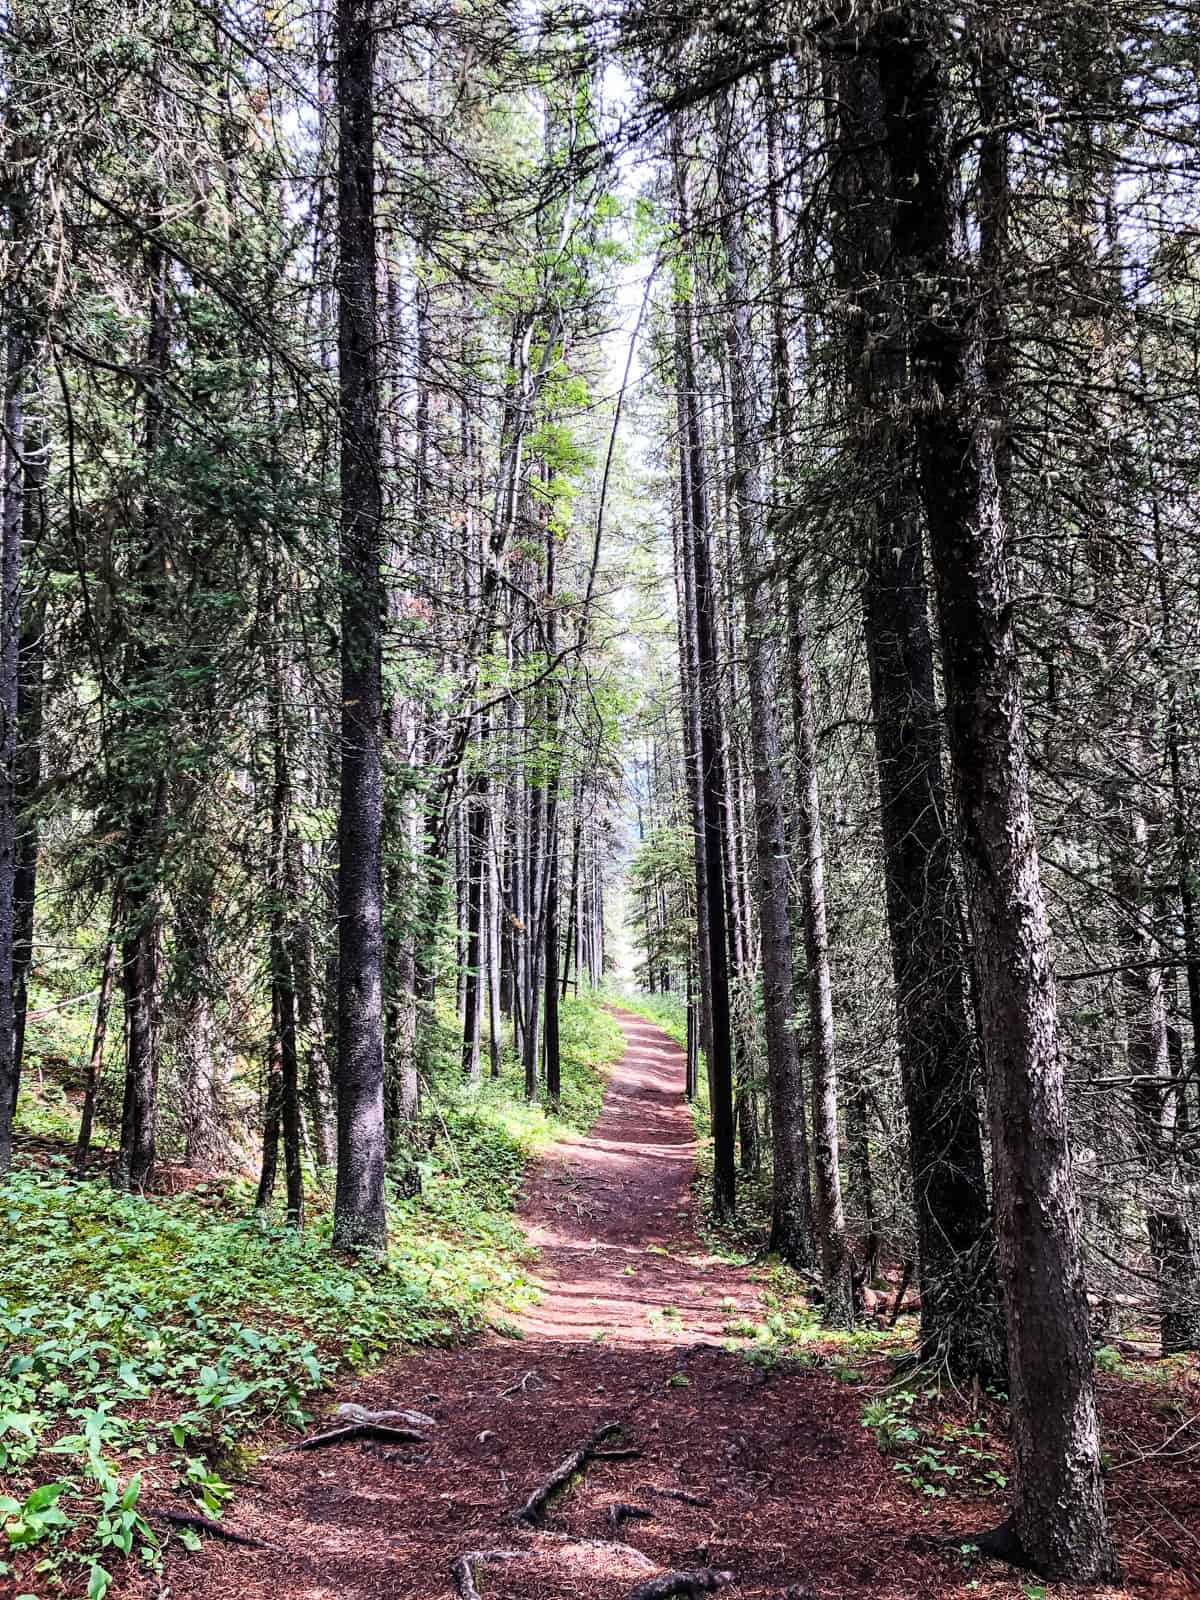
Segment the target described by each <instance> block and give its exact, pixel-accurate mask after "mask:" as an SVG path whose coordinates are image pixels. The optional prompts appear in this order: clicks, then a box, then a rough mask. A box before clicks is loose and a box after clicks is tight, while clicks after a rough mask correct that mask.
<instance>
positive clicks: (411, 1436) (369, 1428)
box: [279, 1422, 429, 1456]
mask: <svg viewBox="0 0 1200 1600" xmlns="http://www.w3.org/2000/svg"><path fill="white" fill-rule="evenodd" d="M355 1439H382V1440H384V1441H385V1442H386V1443H387V1444H428V1443H429V1441H428V1439H426V1437H425V1435H424V1434H423V1433H416V1432H414V1430H413V1429H412V1428H389V1427H385V1426H384V1424H383V1423H381V1422H352V1423H351V1424H350V1425H349V1426H348V1427H345V1428H332V1429H331V1430H330V1431H329V1432H328V1433H314V1434H313V1435H312V1436H311V1437H310V1438H308V1439H301V1440H300V1442H299V1444H290V1445H288V1447H287V1449H286V1450H281V1451H280V1452H279V1453H280V1455H284V1456H290V1455H292V1454H293V1453H294V1452H295V1451H297V1450H323V1449H324V1448H325V1447H326V1445H331V1444H352V1443H353V1442H354V1440H355Z"/></svg>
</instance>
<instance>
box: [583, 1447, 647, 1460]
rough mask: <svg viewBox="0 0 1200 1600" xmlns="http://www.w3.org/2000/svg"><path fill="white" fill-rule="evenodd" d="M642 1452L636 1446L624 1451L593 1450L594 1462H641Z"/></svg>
mask: <svg viewBox="0 0 1200 1600" xmlns="http://www.w3.org/2000/svg"><path fill="white" fill-rule="evenodd" d="M641 1459H642V1452H641V1451H640V1450H639V1449H637V1448H636V1446H634V1445H629V1446H628V1447H627V1448H626V1449H624V1450H593V1451H592V1460H593V1461H640V1460H641Z"/></svg>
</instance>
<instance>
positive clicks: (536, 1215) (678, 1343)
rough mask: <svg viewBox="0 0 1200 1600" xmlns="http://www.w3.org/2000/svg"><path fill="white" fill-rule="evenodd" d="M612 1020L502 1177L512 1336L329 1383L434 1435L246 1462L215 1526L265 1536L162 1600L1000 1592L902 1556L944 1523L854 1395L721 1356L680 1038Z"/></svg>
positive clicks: (808, 1373) (888, 1597)
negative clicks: (537, 1287)
mask: <svg viewBox="0 0 1200 1600" xmlns="http://www.w3.org/2000/svg"><path fill="white" fill-rule="evenodd" d="M620 1021H621V1025H622V1027H623V1028H624V1030H625V1034H626V1038H627V1041H628V1047H627V1050H626V1053H625V1056H624V1059H623V1060H622V1061H621V1062H620V1063H619V1064H618V1065H617V1066H616V1067H615V1068H614V1069H613V1071H612V1074H611V1076H610V1080H609V1085H608V1089H607V1093H606V1097H605V1103H604V1109H603V1112H602V1114H601V1117H600V1119H599V1121H598V1123H597V1125H596V1127H595V1129H594V1130H593V1132H592V1134H591V1135H590V1137H588V1138H587V1139H582V1140H577V1141H571V1142H565V1141H564V1142H563V1143H562V1144H561V1145H559V1146H556V1147H555V1148H553V1149H552V1150H551V1151H550V1152H549V1155H548V1157H547V1158H546V1159H545V1160H544V1162H543V1163H542V1165H541V1167H540V1169H539V1170H538V1171H537V1172H536V1173H535V1174H534V1175H533V1176H532V1178H531V1180H530V1182H529V1184H528V1186H527V1192H526V1200H525V1204H524V1206H523V1208H522V1216H523V1220H524V1221H525V1223H526V1226H527V1227H528V1230H529V1233H530V1237H531V1239H532V1240H533V1241H534V1242H535V1243H536V1244H537V1245H538V1246H539V1248H540V1250H541V1252H542V1254H541V1258H540V1268H539V1270H540V1273H541V1276H542V1281H543V1287H544V1295H543V1298H542V1299H541V1301H540V1302H539V1304H538V1305H537V1306H536V1307H534V1308H533V1309H532V1310H531V1311H530V1312H529V1313H528V1314H527V1315H526V1317H525V1319H524V1329H523V1332H524V1337H523V1339H520V1340H500V1339H492V1340H490V1341H489V1342H486V1343H483V1344H479V1345H475V1346H472V1347H470V1348H466V1349H459V1350H445V1351H418V1352H413V1353H411V1354H406V1355H404V1356H402V1357H400V1358H398V1359H397V1360H396V1361H394V1362H393V1363H391V1364H390V1365H389V1366H388V1367H386V1368H384V1369H381V1370H380V1371H379V1372H376V1373H374V1374H372V1375H371V1376H370V1377H369V1378H368V1379H366V1380H365V1381H364V1382H363V1383H362V1384H360V1385H359V1386H357V1388H356V1390H355V1392H354V1393H353V1394H352V1395H351V1394H346V1395H343V1396H341V1397H340V1398H341V1399H342V1400H343V1401H353V1402H356V1403H358V1404H359V1405H362V1406H365V1407H367V1408H369V1409H372V1410H378V1411H383V1410H387V1409H394V1408H397V1407H407V1408H415V1409H416V1410H418V1411H421V1412H424V1413H427V1414H428V1415H429V1416H430V1417H432V1418H434V1419H436V1425H435V1426H433V1427H430V1428H428V1429H427V1430H426V1439H425V1441H424V1442H422V1443H421V1444H417V1445H399V1446H397V1445H396V1444H394V1443H392V1442H390V1441H388V1440H386V1439H382V1438H380V1439H357V1440H348V1441H346V1442H343V1443H339V1444H336V1445H333V1446H330V1447H327V1448H324V1449H320V1450H315V1451H312V1452H302V1453H293V1454H286V1455H284V1454H280V1455H264V1456H263V1457H262V1458H261V1459H260V1460H259V1461H258V1462H257V1463H256V1464H255V1466H254V1468H253V1471H252V1474H251V1476H250V1479H249V1482H248V1484H247V1485H246V1487H245V1488H244V1489H243V1490H242V1491H241V1492H240V1493H239V1496H238V1500H237V1502H236V1505H235V1508H234V1510H233V1512H232V1514H231V1516H230V1518H229V1522H230V1525H231V1526H234V1527H237V1528H238V1529H240V1530H242V1531H243V1532H245V1533H248V1534H252V1535H254V1536H255V1537H257V1538H258V1539H261V1540H263V1541H266V1542H268V1543H269V1545H270V1546H271V1548H269V1549H248V1548H244V1547H242V1546H234V1545H230V1544H226V1543H223V1542H218V1541H217V1540H216V1539H212V1538H210V1539H208V1540H207V1542H206V1544H205V1547H204V1549H203V1551H202V1552H201V1553H200V1554H198V1555H196V1556H194V1557H190V1558H189V1557H176V1558H175V1559H174V1561H173V1563H172V1566H171V1570H170V1573H169V1577H170V1593H171V1595H172V1596H173V1597H174V1600H217V1597H220V1600H268V1597H271V1600H334V1597H338V1600H452V1597H454V1596H456V1595H461V1596H463V1597H464V1600H471V1596H472V1594H473V1592H474V1591H475V1586H477V1592H478V1593H479V1595H480V1596H482V1597H483V1600H518V1597H520V1600H528V1597H536V1600H625V1597H627V1596H630V1595H633V1594H634V1593H636V1591H637V1590H638V1588H639V1586H642V1585H647V1586H651V1587H648V1588H647V1591H646V1592H647V1594H653V1593H655V1592H656V1591H655V1588H654V1587H652V1586H653V1585H654V1584H656V1583H657V1581H658V1580H660V1579H662V1578H664V1577H665V1575H666V1574H668V1573H672V1572H680V1571H685V1572H690V1573H694V1574H702V1575H704V1576H703V1582H704V1583H705V1584H710V1583H711V1584H717V1583H718V1582H719V1584H720V1588H719V1590H718V1592H720V1593H722V1594H727V1595H730V1596H733V1597H739V1600H751V1597H753V1600H760V1597H761V1600H767V1597H771V1600H784V1597H785V1596H787V1597H790V1600H835V1597H836V1600H841V1597H846V1596H854V1597H858V1596H868V1595H870V1596H875V1597H878V1600H901V1597H905V1600H908V1597H912V1600H916V1597H918V1596H921V1597H926V1596H949V1595H956V1594H963V1595H964V1596H965V1595H966V1594H967V1593H968V1592H972V1593H974V1594H979V1593H981V1592H982V1593H983V1594H985V1595H997V1596H998V1595H1001V1594H1003V1595H1019V1594H1020V1593H1021V1592H1022V1591H1021V1587H1020V1586H1019V1585H1017V1584H1015V1583H1010V1582H1008V1581H1004V1580H1001V1581H998V1582H996V1583H992V1582H985V1583H984V1584H983V1586H982V1588H976V1589H975V1590H973V1591H968V1590H966V1589H965V1588H963V1587H961V1585H962V1582H963V1578H964V1576H965V1575H964V1574H963V1573H962V1571H961V1568H956V1566H955V1564H954V1562H953V1561H952V1560H951V1559H950V1558H947V1557H944V1556H933V1555H924V1554H920V1553H918V1552H916V1551H914V1550H913V1549H912V1548H910V1546H909V1543H908V1539H909V1535H910V1534H911V1533H912V1532H913V1531H914V1528H916V1527H918V1526H919V1527H920V1529H921V1531H922V1532H925V1531H928V1532H931V1533H932V1532H939V1531H944V1528H943V1526H941V1525H939V1522H938V1519H937V1518H936V1517H934V1518H931V1519H929V1520H925V1519H922V1517H921V1516H920V1514H919V1512H918V1511H916V1510H915V1508H914V1506H913V1502H912V1499H911V1497H907V1498H906V1497H904V1496H903V1494H902V1493H901V1492H900V1491H899V1490H898V1489H897V1487H896V1484H895V1481H894V1477H893V1474H892V1472H891V1470H890V1468H889V1466H888V1464H887V1463H886V1462H885V1461H884V1460H883V1459H882V1458H881V1457H880V1456H879V1455H878V1453H877V1452H876V1451H875V1450H874V1449H873V1448H872V1447H871V1446H870V1444H869V1442H868V1440H867V1438H866V1435H865V1434H864V1433H863V1430H862V1427H861V1425H860V1422H859V1409H860V1404H861V1396H860V1394H859V1393H858V1392H856V1391H855V1390H854V1389H853V1388H850V1387H848V1386H846V1385H845V1384H839V1383H838V1382H836V1381H835V1380H834V1379H833V1378H832V1377H830V1376H829V1375H828V1374H827V1373H824V1372H821V1371H817V1370H811V1369H810V1370H800V1371H797V1370H784V1369H782V1368H777V1369H775V1370H773V1371H766V1370H763V1369H760V1368H758V1367H755V1366H753V1365H752V1364H751V1363H749V1362H748V1361H747V1360H746V1359H745V1357H744V1356H743V1355H742V1354H740V1353H739V1352H737V1351H733V1350H729V1349H726V1348H725V1343H726V1338H727V1335H726V1328H727V1326H736V1325H737V1319H739V1318H745V1317H751V1318H753V1317H755V1316H756V1315H757V1314H758V1299H759V1286H758V1284H757V1283H756V1282H755V1280H754V1277H753V1275H752V1274H751V1273H750V1272H748V1271H744V1270H737V1269H733V1268H730V1267H728V1266H725V1265H722V1264H720V1263H718V1262H717V1261H715V1260H714V1259H713V1258H712V1257H711V1255H710V1254H708V1253H707V1252H706V1251H705V1250H704V1248H703V1247H702V1246H701V1245H700V1244H699V1243H698V1242H697V1239H696V1235H695V1230H694V1228H693V1226H692V1213H691V1205H692V1201H691V1194H690V1183H691V1180H692V1177H693V1173H694V1167H695V1144H694V1139H693V1134H692V1126H691V1118H690V1115H689V1112H688V1108H687V1106H686V1105H685V1104H684V1101H683V1095H682V1087H683V1070H684V1068H683V1056H682V1053H681V1052H680V1051H679V1050H678V1048H677V1047H676V1046H675V1045H674V1044H673V1043H672V1042H671V1041H670V1040H669V1039H668V1038H667V1037H666V1036H665V1035H664V1034H663V1033H662V1032H661V1031H659V1030H658V1029H656V1028H654V1027H652V1026H651V1025H650V1024H648V1023H646V1022H643V1021H642V1020H640V1019H639V1018H637V1017H633V1016H629V1015H625V1014H622V1015H621V1017H620ZM613 1423H616V1424H619V1430H618V1429H609V1428H608V1425H609V1424H613ZM576 1451H578V1452H580V1458H579V1460H578V1461H577V1462H575V1463H573V1464H570V1465H571V1467H572V1469H573V1470H565V1469H567V1467H568V1461H567V1458H568V1457H570V1456H571V1455H572V1454H573V1453H574V1452H576ZM557 1468H562V1469H564V1473H563V1475H564V1476H565V1480H566V1487H565V1489H564V1490H563V1492H561V1493H558V1494H553V1493H550V1492H549V1491H550V1490H552V1489H553V1487H554V1480H555V1472H556V1469H557ZM543 1491H546V1492H547V1494H546V1503H545V1504H544V1505H539V1504H538V1496H539V1494H540V1493H542V1492H543ZM530 1505H532V1506H533V1507H534V1510H533V1512H532V1513H531V1514H530V1516H529V1517H528V1519H527V1520H526V1521H524V1522H522V1521H520V1520H518V1519H519V1516H520V1513H521V1510H522V1508H523V1507H527V1506H530ZM976 1526H978V1523H976ZM476 1552H486V1553H487V1554H488V1555H489V1556H490V1557H492V1558H493V1559H479V1560H475V1559H467V1560H464V1559H463V1558H464V1557H468V1558H470V1557H471V1556H472V1553H476ZM456 1564H457V1568H456ZM722 1574H725V1575H727V1576H724V1577H721V1576H719V1575H722ZM658 1592H671V1593H673V1592H686V1591H677V1590H675V1589H671V1588H670V1587H669V1586H668V1587H667V1588H666V1589H663V1590H660V1591H658ZM692 1592H693V1593H701V1592H705V1590H704V1589H703V1588H702V1587H699V1586H693V1590H692Z"/></svg>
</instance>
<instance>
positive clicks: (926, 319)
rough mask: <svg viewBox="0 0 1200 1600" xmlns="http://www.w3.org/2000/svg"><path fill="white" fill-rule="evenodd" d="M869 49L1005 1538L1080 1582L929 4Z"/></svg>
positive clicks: (1082, 1504) (1106, 1558) (1018, 745)
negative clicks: (952, 816)
mask: <svg viewBox="0 0 1200 1600" xmlns="http://www.w3.org/2000/svg"><path fill="white" fill-rule="evenodd" d="M871 43H872V46H873V49H872V54H873V55H874V56H875V59H876V60H877V62H878V74H879V78H878V93H879V103H880V116H881V123H882V131H883V133H884V136H885V139H886V148H887V151H888V155H889V157H890V163H891V176H892V189H891V193H892V195H893V196H894V197H904V196H907V197H909V198H908V199H907V200H901V201H900V203H899V204H898V206H897V210H898V211H899V213H900V216H899V218H898V224H897V233H898V236H899V237H900V238H901V239H902V240H903V241H904V245H903V249H902V251H901V254H900V258H899V260H898V261H897V262H896V266H897V268H898V269H899V271H900V273H901V274H902V276H903V278H904V280H905V281H907V282H908V283H910V284H911V285H912V286H913V291H914V309H913V316H914V329H913V342H912V360H913V374H914V378H913V382H914V392H913V393H912V395H911V401H910V403H911V406H912V413H913V422H912V426H913V430H914V435H915V440H916V449H917V457H918V461H919V466H920V485H921V494H922V501H923V506H924V511H925V516H926V519H927V523H928V527H929V536H930V547H931V552H932V563H933V570H934V575H935V579H936V588H937V602H938V620H939V623H940V628H941V638H942V648H943V657H944V667H945V679H946V700H947V720H948V726H949V744H950V756H951V765H952V770H953V774H954V780H955V784H954V787H955V798H956V808H957V815H958V821H959V828H960V831H961V837H962V844H963V859H964V863H965V869H966V886H967V903H968V908H969V915H970V923H971V932H972V936H973V944H974V950H975V960H976V964H977V970H978V990H979V1014H980V1020H981V1027H982V1034H983V1047H984V1052H985V1059H986V1062H987V1072H988V1110H989V1118H990V1124H991V1136H992V1166H993V1175H994V1183H995V1192H996V1214H997V1222H998V1231H999V1239H1000V1264H1001V1273H1002V1279H1003V1285H1004V1299H1005V1309H1006V1313H1007V1326H1008V1348H1009V1393H1010V1397H1011V1402H1012V1422H1013V1446H1014V1507H1013V1517H1012V1531H1013V1533H1014V1535H1015V1539H1016V1542H1017V1544H1018V1546H1019V1548H1020V1552H1021V1554H1022V1555H1023V1557H1024V1558H1025V1559H1026V1560H1028V1561H1029V1562H1030V1563H1031V1564H1032V1565H1033V1566H1034V1567H1035V1568H1037V1570H1039V1571H1040V1572H1042V1573H1044V1574H1045V1575H1047V1576H1050V1577H1055V1578H1071V1579H1074V1580H1076V1581H1097V1580H1103V1579H1107V1578H1109V1577H1111V1576H1112V1575H1113V1573H1114V1571H1115V1561H1114V1558H1113V1553H1112V1548H1111V1545H1110V1543H1109V1538H1108V1525H1107V1516H1106V1512H1105V1505H1104V1490H1103V1484H1102V1480H1101V1476H1100V1451H1099V1439H1098V1432H1097V1419H1096V1408H1095V1399H1094V1393H1093V1385H1092V1362H1091V1337H1090V1330H1089V1327H1088V1316H1087V1298H1086V1293H1085V1283H1084V1276H1083V1263H1082V1258H1081V1252H1080V1238H1079V1217H1078V1210H1077V1204H1076V1197H1075V1186H1074V1178H1073V1173H1072V1166H1071V1152H1070V1144H1069V1141H1068V1137H1067V1125H1066V1107H1065V1101H1064V1091H1063V1074H1062V1064H1061V1061H1060V1058H1059V1053H1058V1033H1057V1016H1056V1009H1055V993H1054V974H1053V966H1052V960H1051V950H1050V934H1049V926H1048V922H1047V917H1046V908H1045V901H1044V898H1043V894H1042V886H1041V877H1040V871H1039V862H1038V853H1037V842H1036V838H1035V834H1034V826H1033V814H1032V808H1031V805H1030V800H1029V784H1028V758H1027V754H1026V740H1025V726H1024V713H1023V706H1022V694H1021V674H1020V669H1019V663H1018V656H1017V647H1016V640H1015V637H1014V632H1013V617H1012V612H1013V606H1012V593H1011V588H1010V584H1009V577H1008V570H1007V565H1006V549H1005V537H1006V535H1005V526H1004V519H1003V514H1002V507H1001V503H1000V493H999V484H998V479H997V474H996V463H995V455H994V449H993V444H992V439H993V431H992V429H991V428H990V427H989V426H987V425H986V422H985V417H984V414H983V408H982V407H981V405H980V403H979V400H980V388H981V383H980V373H981V367H980V361H979V352H978V345H977V343H976V342H975V340H974V338H973V333H972V315H973V313H972V307H971V305H970V302H969V299H968V297H967V295H966V293H965V286H966V285H967V284H968V283H969V281H970V276H969V270H968V267H967V263H966V261H965V259H964V253H963V249H962V246H961V243H960V241H959V238H958V234H957V226H958V223H957V199H958V197H957V189H956V170H955V165H954V159H953V156H952V153H951V148H950V143H949V137H948V130H947V128H946V125H945V111H944V95H945V87H944V67H943V62H942V58H941V51H942V49H943V48H944V40H943V38H942V36H941V33H940V31H939V24H938V22H937V19H936V18H935V17H934V16H933V14H932V13H930V12H927V11H925V10H923V9H917V8H902V9H901V10H900V11H898V12H895V13H889V14H888V15H887V16H886V17H884V18H880V19H878V20H876V21H875V23H874V26H873V31H872V39H871ZM917 197H919V202H918V198H917ZM934 396H936V404H935V403H934Z"/></svg>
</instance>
